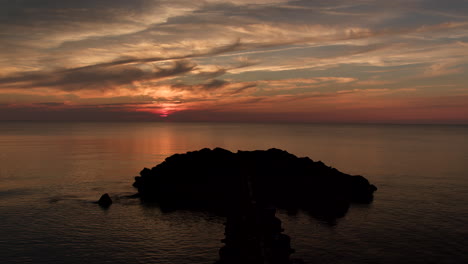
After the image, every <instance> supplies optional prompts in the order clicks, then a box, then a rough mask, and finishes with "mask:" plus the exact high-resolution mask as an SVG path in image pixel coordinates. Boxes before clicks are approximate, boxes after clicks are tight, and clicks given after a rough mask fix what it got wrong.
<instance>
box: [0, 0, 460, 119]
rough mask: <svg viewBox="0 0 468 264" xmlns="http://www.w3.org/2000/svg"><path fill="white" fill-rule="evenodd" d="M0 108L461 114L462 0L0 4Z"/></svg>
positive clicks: (181, 113) (173, 113)
mask: <svg viewBox="0 0 468 264" xmlns="http://www.w3.org/2000/svg"><path fill="white" fill-rule="evenodd" d="M0 34H1V38H0V120H162V119H164V120H174V121H281V122H284V121H292V122H379V123H380V122H383V123H468V78H467V77H466V74H467V73H468V2H467V1H462V0H446V1H438V0H414V1H407V0H405V1H403V0H394V1H379V0H375V1H373V0H362V1H361V0H354V1H349V0H331V1H315V0H307V1H287V0H262V1H241V0H239V1H236V0H232V1H216V0H209V1H187V0H173V1H166V0H134V1H124V0H112V1H111V0H101V1H91V0H81V1H60V0H25V1H1V2H0Z"/></svg>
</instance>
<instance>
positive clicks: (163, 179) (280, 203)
mask: <svg viewBox="0 0 468 264" xmlns="http://www.w3.org/2000/svg"><path fill="white" fill-rule="evenodd" d="M133 186H134V187H135V188H137V189H138V195H139V196H140V198H141V200H142V201H143V202H144V203H148V204H152V203H157V204H158V205H159V206H160V207H161V210H166V211H171V210H177V209H194V210H200V209H202V210H210V211H213V212H217V213H219V214H221V215H224V216H226V217H227V222H226V224H225V239H223V240H222V241H223V243H225V246H223V247H222V248H221V250H220V260H219V261H218V262H217V263H219V264H229V263H276V264H283V263H301V262H300V261H299V260H297V261H296V262H294V261H292V260H291V259H290V258H289V255H290V254H291V253H292V252H294V250H293V249H291V247H290V238H289V236H287V235H285V234H282V232H283V229H282V228H281V221H280V220H279V219H278V218H277V217H276V216H275V212H276V208H281V209H285V210H287V211H288V212H289V213H291V214H294V213H295V212H297V211H298V210H302V211H305V212H307V213H308V214H309V215H311V216H312V217H314V218H316V219H319V220H320V221H321V222H326V223H328V224H330V225H334V224H335V223H336V219H338V218H341V217H343V216H344V215H345V214H346V213H347V211H348V210H349V207H350V204H351V203H363V204H369V203H371V202H372V200H373V194H374V192H375V191H376V190H377V188H376V187H375V186H374V185H372V184H370V183H369V181H368V180H367V179H366V178H364V177H363V176H360V175H357V176H352V175H349V174H345V173H342V172H340V171H338V170H337V169H335V168H332V167H329V166H326V165H325V164H323V163H322V162H321V161H313V160H311V159H310V158H308V157H304V158H299V157H296V156H295V155H293V154H290V153H288V152H286V151H284V150H280V149H274V148H273V149H269V150H256V151H238V152H237V153H233V152H231V151H228V150H225V149H222V148H215V149H212V150H211V149H208V148H205V149H201V150H199V151H192V152H187V153H185V154H175V155H172V156H170V157H168V158H166V159H165V161H163V162H162V163H160V164H158V165H157V166H155V167H153V168H151V169H148V168H144V169H143V170H142V171H141V172H140V176H137V177H135V182H134V184H133Z"/></svg>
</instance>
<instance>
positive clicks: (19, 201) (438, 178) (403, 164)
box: [0, 122, 468, 264]
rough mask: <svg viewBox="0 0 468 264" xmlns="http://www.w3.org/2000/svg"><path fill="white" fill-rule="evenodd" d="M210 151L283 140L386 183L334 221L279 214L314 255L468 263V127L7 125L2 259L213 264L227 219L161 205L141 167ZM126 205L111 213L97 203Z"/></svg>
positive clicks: (0, 143)
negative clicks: (146, 192) (136, 184)
mask: <svg viewBox="0 0 468 264" xmlns="http://www.w3.org/2000/svg"><path fill="white" fill-rule="evenodd" d="M203 147H210V148H214V147H223V148H226V149H229V150H231V151H236V150H238V149H241V150H254V149H268V148H271V147H276V148H282V149H285V150H287V151H289V152H290V153H293V154H296V155H297V156H309V157H310V158H312V159H313V160H322V161H323V162H325V163H326V164H327V165H330V166H333V167H335V168H338V169H339V170H341V171H343V172H346V173H350V174H361V175H364V176H365V177H366V178H368V179H369V180H370V181H371V182H372V183H374V184H375V185H377V186H378V187H379V190H378V191H377V193H376V197H375V201H374V203H373V204H371V205H367V206H363V205H359V206H358V205H356V206H353V207H352V208H351V210H350V211H349V212H348V214H347V215H346V216H345V217H344V218H341V219H339V220H338V221H337V223H336V224H335V225H328V224H325V223H321V222H320V221H318V220H316V219H314V218H311V217H310V216H308V215H307V214H305V213H301V212H300V213H299V214H298V215H296V216H288V215H287V214H286V213H284V212H280V214H279V217H280V218H281V219H282V220H283V224H284V228H285V233H286V234H288V235H290V236H291V238H292V246H293V248H295V249H296V253H295V254H293V257H296V258H303V259H304V260H306V262H307V263H400V262H405V263H468V251H467V250H466V249H467V246H468V226H467V221H468V126H423V125H415V126H408V125H405V126H397V125H299V124H298V125H267V124H209V123H187V124H166V123H163V124H161V123H27V122H24V123H21V122H7V123H0V259H1V260H0V261H1V263H88V264H92V263H115V264H118V263H122V264H124V263H125V264H130V263H163V264H166V263H167V264H169V263H171V264H187V263H195V264H196V263H204V264H205V263H213V262H214V261H215V260H216V259H217V257H218V249H219V248H220V247H221V246H222V244H221V243H220V241H219V240H220V239H222V238H223V232H224V230H223V225H222V223H223V221H224V220H223V219H222V218H219V217H217V216H215V215H212V214H210V213H206V212H190V211H177V212H170V213H167V212H161V211H160V210H159V208H157V207H151V206H145V205H141V204H140V203H139V201H138V200H131V199H118V197H121V196H124V195H127V194H133V193H135V190H134V189H133V188H132V187H131V184H132V182H133V176H135V175H137V174H138V172H139V171H140V170H141V169H142V168H143V167H152V166H154V165H156V164H157V163H159V162H161V161H162V160H163V159H164V158H165V157H166V156H168V155H171V154H174V153H182V152H186V151H190V150H197V149H200V148H203ZM105 192H109V193H110V194H111V196H114V198H116V199H117V200H116V201H115V203H114V204H113V205H112V206H111V207H110V208H109V209H108V210H102V209H101V208H99V207H98V206H96V205H95V204H93V203H92V202H93V201H96V200H97V199H98V198H99V196H100V195H101V194H102V193H105Z"/></svg>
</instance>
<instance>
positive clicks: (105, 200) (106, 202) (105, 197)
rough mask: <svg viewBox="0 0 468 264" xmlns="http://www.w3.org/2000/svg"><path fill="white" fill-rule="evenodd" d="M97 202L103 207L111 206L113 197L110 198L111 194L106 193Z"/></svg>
mask: <svg viewBox="0 0 468 264" xmlns="http://www.w3.org/2000/svg"><path fill="white" fill-rule="evenodd" d="M97 203H98V204H99V205H100V206H102V207H109V206H110V205H111V204H112V199H111V198H110V196H109V194H107V193H105V194H103V195H102V196H101V198H100V199H99V201H98V202H97Z"/></svg>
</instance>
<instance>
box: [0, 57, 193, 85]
mask: <svg viewBox="0 0 468 264" xmlns="http://www.w3.org/2000/svg"><path fill="white" fill-rule="evenodd" d="M195 66H196V65H195V64H193V63H192V62H189V61H186V60H179V61H175V62H174V63H173V64H172V65H171V66H169V67H161V66H156V65H152V67H151V68H142V67H141V66H140V65H123V63H108V64H100V65H93V66H92V67H91V66H90V67H80V68H75V69H66V70H58V71H55V72H30V73H23V74H18V75H16V76H9V77H3V78H0V87H2V86H3V87H7V88H19V89H22V88H29V89H31V88H40V87H46V88H56V89H59V90H63V91H77V90H89V89H92V90H106V89H112V88H116V87H118V86H121V85H129V84H132V83H133V82H135V81H146V80H157V79H162V78H167V77H173V76H178V75H180V74H185V73H188V72H190V71H192V70H193V69H194V68H195Z"/></svg>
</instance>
